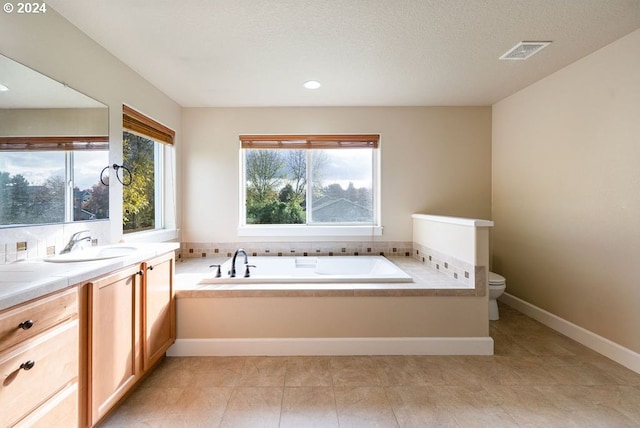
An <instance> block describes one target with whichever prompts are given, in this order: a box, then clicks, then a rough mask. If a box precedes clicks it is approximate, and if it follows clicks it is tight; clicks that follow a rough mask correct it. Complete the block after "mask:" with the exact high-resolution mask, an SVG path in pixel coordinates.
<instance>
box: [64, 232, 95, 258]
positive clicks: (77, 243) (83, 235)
mask: <svg viewBox="0 0 640 428" xmlns="http://www.w3.org/2000/svg"><path fill="white" fill-rule="evenodd" d="M89 233H90V232H89V231H88V230H82V231H80V232H76V233H74V234H73V235H71V238H69V242H68V243H67V245H66V246H65V247H64V248H63V249H62V251H60V254H66V253H70V252H72V251H76V250H79V249H82V248H84V247H85V244H84V243H85V242H89V243H90V242H91V235H90V234H89Z"/></svg>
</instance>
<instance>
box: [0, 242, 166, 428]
mask: <svg viewBox="0 0 640 428" xmlns="http://www.w3.org/2000/svg"><path fill="white" fill-rule="evenodd" d="M176 248H177V244H160V245H158V244H154V246H153V248H151V247H148V246H146V247H145V246H140V247H139V251H136V252H135V253H133V254H131V255H128V256H127V257H123V258H117V259H111V260H102V261H92V262H81V263H65V264H53V263H51V264H50V263H46V262H42V261H40V262H24V263H23V264H22V266H17V267H16V266H14V265H8V266H0V272H1V274H2V276H3V280H2V282H3V283H5V282H6V283H9V285H6V283H5V284H4V285H3V289H2V290H1V291H0V307H1V308H3V309H2V310H0V374H1V375H2V383H1V384H0V408H1V409H2V412H0V426H3V427H4V426H21V427H22V426H24V427H27V426H28V427H33V426H42V427H50V426H65V427H76V426H77V427H86V426H94V425H96V424H98V423H99V422H100V421H101V420H103V419H104V417H105V416H106V415H107V414H108V413H109V412H110V411H111V410H112V409H113V408H114V406H116V405H117V404H118V402H120V400H122V398H123V397H125V396H126V394H127V393H128V392H129V391H130V390H131V388H132V387H133V386H134V385H135V384H136V383H137V382H139V381H140V380H141V379H142V378H143V377H144V376H145V375H146V374H147V373H149V371H150V370H151V369H152V368H153V366H154V365H155V364H156V363H157V362H158V361H159V360H160V359H161V358H162V356H163V355H164V353H165V351H166V350H167V349H168V348H169V346H171V344H172V343H173V342H174V340H175V300H174V288H173V278H174V260H175V258H174V250H175V249H176ZM59 266H60V267H59ZM62 271H64V272H66V273H65V274H62V273H60V272H62ZM12 277H13V278H14V279H15V281H14V282H10V279H11V278H12ZM21 278H22V282H21ZM24 278H27V279H26V280H25V279H24ZM34 284H35V285H34ZM52 288H53V289H54V290H53V291H51V290H52ZM38 292H41V293H42V294H43V295H41V296H37V297H34V298H29V299H27V300H26V301H18V302H16V300H19V299H20V296H24V295H25V293H27V295H34V294H35V295H37V294H38ZM7 305H10V306H7Z"/></svg>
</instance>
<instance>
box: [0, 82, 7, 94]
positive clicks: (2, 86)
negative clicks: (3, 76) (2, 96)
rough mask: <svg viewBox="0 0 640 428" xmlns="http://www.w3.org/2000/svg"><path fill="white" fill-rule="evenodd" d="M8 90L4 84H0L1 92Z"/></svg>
mask: <svg viewBox="0 0 640 428" xmlns="http://www.w3.org/2000/svg"><path fill="white" fill-rule="evenodd" d="M8 90H9V88H8V87H6V86H4V85H3V84H2V83H0V92H7V91H8Z"/></svg>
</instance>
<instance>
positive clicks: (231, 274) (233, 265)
mask: <svg viewBox="0 0 640 428" xmlns="http://www.w3.org/2000/svg"><path fill="white" fill-rule="evenodd" d="M238 253H240V254H244V264H245V265H247V264H249V257H248V256H247V252H246V251H245V250H244V249H242V248H238V249H237V250H236V252H235V253H233V258H232V259H231V269H230V270H229V277H230V278H235V276H236V257H238Z"/></svg>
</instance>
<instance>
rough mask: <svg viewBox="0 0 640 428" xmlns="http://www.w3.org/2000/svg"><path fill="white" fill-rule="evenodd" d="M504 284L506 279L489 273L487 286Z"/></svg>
mask: <svg viewBox="0 0 640 428" xmlns="http://www.w3.org/2000/svg"><path fill="white" fill-rule="evenodd" d="M505 282H506V279H504V276H502V275H498V274H497V273H495V272H489V284H493V285H502V284H504V283H505Z"/></svg>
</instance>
